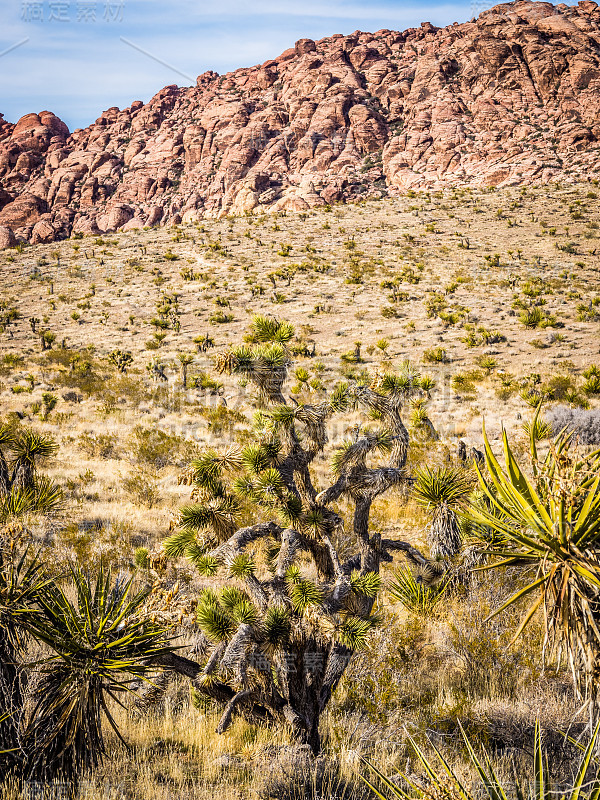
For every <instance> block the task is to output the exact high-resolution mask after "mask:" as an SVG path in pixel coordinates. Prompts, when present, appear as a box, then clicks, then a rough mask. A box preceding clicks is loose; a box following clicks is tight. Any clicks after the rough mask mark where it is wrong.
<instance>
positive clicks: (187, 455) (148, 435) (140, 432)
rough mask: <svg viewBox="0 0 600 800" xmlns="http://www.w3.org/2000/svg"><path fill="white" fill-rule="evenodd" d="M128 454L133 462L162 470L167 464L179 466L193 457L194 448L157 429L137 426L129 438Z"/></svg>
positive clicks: (185, 441)
mask: <svg viewBox="0 0 600 800" xmlns="http://www.w3.org/2000/svg"><path fill="white" fill-rule="evenodd" d="M128 444H129V452H130V455H131V458H132V460H133V461H134V462H137V463H138V464H141V465H146V466H152V467H155V468H156V469H162V468H163V467H166V466H167V465H168V464H174V465H177V466H181V465H183V464H185V463H187V462H188V461H189V460H190V459H192V458H193V457H194V455H195V452H196V448H195V445H194V444H193V443H192V442H188V441H187V440H186V439H184V438H183V437H182V436H174V435H172V434H170V433H165V432H164V431H161V430H160V429H159V428H154V429H150V428H143V427H142V426H141V425H138V426H137V427H136V428H134V430H133V433H132V434H131V436H130V437H129V442H128Z"/></svg>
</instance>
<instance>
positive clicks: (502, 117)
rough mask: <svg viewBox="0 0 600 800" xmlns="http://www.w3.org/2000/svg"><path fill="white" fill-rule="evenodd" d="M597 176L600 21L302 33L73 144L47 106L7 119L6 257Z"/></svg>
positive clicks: (529, 10) (504, 17)
mask: <svg viewBox="0 0 600 800" xmlns="http://www.w3.org/2000/svg"><path fill="white" fill-rule="evenodd" d="M599 168H600V9H599V8H598V6H597V5H596V3H594V2H590V0H585V1H584V2H580V3H579V5H578V6H577V7H569V6H566V5H564V4H561V5H557V6H553V5H551V4H550V3H542V2H539V3H538V2H536V3H533V2H527V1H526V0H517V2H514V3H505V4H502V5H498V6H496V7H495V8H493V9H491V10H489V11H486V12H484V13H482V14H481V15H480V16H479V18H478V19H477V20H473V21H471V22H468V23H465V24H460V25H459V24H454V25H451V26H449V27H447V28H435V27H434V26H432V25H430V24H429V23H423V24H422V25H421V27H420V28H419V29H410V30H407V31H405V32H403V33H398V32H395V31H389V30H381V31H378V32H377V33H360V32H356V33H354V34H352V35H350V36H342V35H338V36H331V37H329V38H327V39H322V40H321V41H319V42H313V41H312V40H310V39H303V40H301V41H299V42H297V43H296V45H295V47H294V48H292V49H290V50H287V51H286V52H284V53H282V54H281V55H280V56H279V58H276V59H274V60H272V61H267V62H265V63H264V64H261V65H259V66H255V67H251V68H248V69H238V70H236V71H235V72H232V73H228V74H227V75H222V76H219V75H217V74H216V73H214V72H208V73H205V74H204V75H201V76H200V77H199V78H198V80H197V85H196V86H195V87H191V88H178V87H176V86H167V87H166V88H164V89H162V90H161V91H160V92H158V94H157V95H156V96H155V97H153V98H152V100H150V102H149V103H147V104H146V105H144V104H143V103H142V102H141V101H137V102H135V103H133V104H132V105H131V107H130V108H126V109H124V110H122V111H120V110H119V109H118V108H110V109H108V111H105V112H104V113H103V114H102V116H101V117H99V119H97V120H96V122H95V123H94V124H93V125H90V126H89V127H88V128H86V129H85V130H76V131H74V132H73V133H72V134H69V131H68V129H67V127H66V125H65V124H64V123H63V122H61V120H60V119H58V118H57V117H56V116H54V114H52V113H50V112H48V111H43V112H41V113H39V114H28V115H27V116H25V117H23V118H22V119H20V120H19V121H18V122H17V123H16V125H13V124H10V123H8V122H5V121H4V120H3V119H2V115H0V246H2V245H4V246H5V245H7V244H10V243H13V242H14V241H15V237H16V238H17V239H21V240H27V241H30V242H33V243H36V242H48V241H52V240H54V239H56V238H63V237H65V236H67V235H69V234H70V233H72V232H76V231H81V232H84V233H101V232H111V231H115V230H119V229H130V228H132V227H136V226H138V227H140V226H143V225H155V224H158V223H168V222H171V223H176V222H179V221H181V220H184V221H185V220H192V219H197V218H200V217H203V216H216V215H222V214H240V213H244V212H246V211H253V212H260V211H278V210H281V209H290V210H293V211H300V210H304V209H308V208H312V207H314V206H319V205H323V204H325V203H330V202H337V201H342V200H349V199H353V198H357V197H361V196H362V197H373V196H381V194H385V193H386V192H397V191H404V190H407V189H411V188H413V189H414V188H432V189H436V188H441V187H443V186H449V185H465V184H471V185H477V186H492V185H507V184H514V183H520V182H524V183H526V182H545V181H549V180H579V179H581V178H584V179H586V178H588V177H589V176H590V175H592V174H593V175H598V171H599Z"/></svg>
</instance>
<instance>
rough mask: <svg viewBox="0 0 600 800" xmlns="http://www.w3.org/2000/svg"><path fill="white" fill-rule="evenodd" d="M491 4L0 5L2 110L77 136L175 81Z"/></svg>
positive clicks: (0, 0)
mask: <svg viewBox="0 0 600 800" xmlns="http://www.w3.org/2000/svg"><path fill="white" fill-rule="evenodd" d="M491 5H493V3H492V2H487V1H486V0H466V2H465V1H464V0H463V2H446V3H442V2H422V3H420V4H419V3H417V2H414V0H409V2H401V1H400V0H374V2H360V0H320V2H319V0H296V1H294V0H246V2H243V1H242V0H200V1H199V2H198V1H197V0H196V1H195V0H163V1H162V2H158V1H157V0H123V2H119V0H112V1H111V2H106V0H41V2H33V1H32V0H0V112H2V113H3V114H4V117H5V119H7V120H9V121H11V122H15V121H16V120H17V119H18V118H19V117H21V116H23V115H24V114H27V113H29V112H32V111H34V112H39V111H43V110H45V109H48V110H49V111H53V112H54V113H55V114H57V115H58V116H59V117H61V119H63V120H64V121H65V122H66V123H67V125H68V126H69V128H70V130H74V129H75V128H77V127H85V126H86V125H89V124H90V123H91V122H93V121H94V120H95V119H96V118H97V117H98V116H99V115H100V113H101V112H102V111H103V110H104V109H106V108H109V107H110V106H119V108H124V107H126V106H128V105H130V104H131V102H133V101H134V100H143V101H147V100H149V99H150V97H152V95H153V94H155V93H156V92H157V91H158V90H159V89H161V88H162V87H163V86H166V85H167V84H172V83H176V84H178V85H180V86H186V85H188V86H189V85H190V84H192V83H193V82H194V80H195V78H196V76H197V75H199V74H200V73H202V72H204V71H205V70H207V69H214V70H216V71H217V72H219V73H221V74H222V73H224V72H228V71H229V70H233V69H236V68H237V67H243V66H252V65H253V64H258V63H261V62H262V61H266V60H267V59H268V58H273V57H275V56H277V55H279V53H281V52H282V51H283V50H285V49H286V48H288V47H290V46H291V45H293V43H294V41H296V39H300V38H303V37H310V38H313V39H319V38H321V37H323V36H328V35H331V34H333V33H351V32H352V31H355V30H357V29H360V30H363V31H376V30H379V29H381V28H390V29H392V30H403V29H405V28H408V27H414V26H418V25H419V24H420V23H421V22H423V21H425V20H428V21H430V22H433V23H434V24H435V25H448V24H450V23H452V22H464V21H466V20H468V19H470V18H471V17H473V16H474V15H476V14H477V13H478V12H479V11H480V10H482V9H483V8H485V7H490V6H491ZM123 39H126V40H127V42H129V43H127V42H125V41H123ZM136 48H139V49H136ZM140 49H141V50H143V51H145V53H144V52H140ZM147 54H149V55H147ZM152 56H154V58H153V57H152ZM155 59H158V60H159V61H162V62H164V63H162V64H161V63H159V61H157V60H155ZM184 76H185V77H184Z"/></svg>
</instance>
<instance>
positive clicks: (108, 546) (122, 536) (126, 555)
mask: <svg viewBox="0 0 600 800" xmlns="http://www.w3.org/2000/svg"><path fill="white" fill-rule="evenodd" d="M133 532H134V529H133V525H132V524H131V523H129V522H121V521H119V520H112V521H111V520H103V519H99V518H96V519H86V520H82V521H81V522H71V523H70V524H69V525H67V526H66V527H65V528H63V529H62V530H61V531H59V532H58V542H59V543H60V544H61V545H62V547H63V548H64V551H66V552H65V555H66V556H67V558H69V559H70V560H75V561H77V562H79V563H80V564H85V566H86V568H87V569H90V570H93V569H95V568H97V567H99V566H100V564H101V563H105V564H112V565H113V566H115V567H116V566H123V567H124V566H127V565H128V564H129V562H130V558H131V542H130V540H131V537H132V535H133Z"/></svg>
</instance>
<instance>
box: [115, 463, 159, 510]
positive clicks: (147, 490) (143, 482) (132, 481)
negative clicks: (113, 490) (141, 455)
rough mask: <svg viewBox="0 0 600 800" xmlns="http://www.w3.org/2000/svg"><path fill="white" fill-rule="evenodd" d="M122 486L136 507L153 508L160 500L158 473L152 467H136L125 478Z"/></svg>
mask: <svg viewBox="0 0 600 800" xmlns="http://www.w3.org/2000/svg"><path fill="white" fill-rule="evenodd" d="M122 485H123V489H124V490H125V492H126V493H127V494H128V495H129V497H130V498H131V500H132V501H133V502H134V503H135V504H136V505H140V506H145V507H146V508H152V507H153V506H155V505H156V504H157V503H158V502H159V500H160V490H159V487H158V475H157V471H156V470H155V469H152V468H151V467H148V466H136V467H134V468H133V470H132V471H131V472H130V473H129V475H127V476H126V477H125V478H123V483H122Z"/></svg>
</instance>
